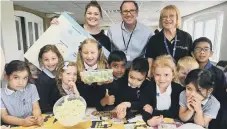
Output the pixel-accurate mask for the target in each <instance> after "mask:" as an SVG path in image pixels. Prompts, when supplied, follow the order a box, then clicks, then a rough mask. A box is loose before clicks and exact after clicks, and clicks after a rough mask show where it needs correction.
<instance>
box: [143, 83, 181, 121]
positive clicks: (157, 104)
mask: <svg viewBox="0 0 227 129" xmlns="http://www.w3.org/2000/svg"><path fill="white" fill-rule="evenodd" d="M183 90H184V88H183V87H182V86H181V85H179V84H177V83H175V82H171V84H170V85H169V86H168V88H167V90H166V92H165V93H162V94H161V93H160V91H159V88H158V86H157V85H156V83H155V81H154V80H151V84H150V85H149V86H147V87H145V88H144V89H143V90H142V91H141V95H140V102H141V110H142V111H141V112H142V113H141V114H142V117H143V120H144V121H145V122H147V120H149V119H151V118H152V117H153V116H159V115H163V116H164V117H169V118H177V117H178V112H179V95H180V93H181V91H183ZM146 104H149V105H150V106H152V107H153V113H152V114H150V113H148V112H146V111H144V110H143V107H144V106H145V105H146Z"/></svg>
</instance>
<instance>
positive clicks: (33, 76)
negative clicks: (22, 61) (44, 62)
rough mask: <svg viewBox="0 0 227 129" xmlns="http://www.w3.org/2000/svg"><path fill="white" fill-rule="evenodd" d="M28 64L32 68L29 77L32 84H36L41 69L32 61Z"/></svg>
mask: <svg viewBox="0 0 227 129" xmlns="http://www.w3.org/2000/svg"><path fill="white" fill-rule="evenodd" d="M27 64H28V66H29V68H30V72H31V77H30V79H29V82H30V83H32V84H35V81H36V80H37V79H38V76H39V74H40V70H39V69H38V68H37V67H35V65H33V64H32V63H30V62H29V63H27Z"/></svg>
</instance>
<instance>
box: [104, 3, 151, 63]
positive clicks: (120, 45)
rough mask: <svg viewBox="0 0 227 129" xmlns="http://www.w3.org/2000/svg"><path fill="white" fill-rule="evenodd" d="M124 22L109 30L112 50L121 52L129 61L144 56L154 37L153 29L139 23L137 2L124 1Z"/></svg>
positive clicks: (122, 15)
mask: <svg viewBox="0 0 227 129" xmlns="http://www.w3.org/2000/svg"><path fill="white" fill-rule="evenodd" d="M120 10H121V17H122V20H123V21H122V22H121V23H119V24H116V25H113V26H112V27H110V28H109V29H108V32H107V35H108V36H109V38H110V40H111V43H112V44H111V45H112V46H111V47H112V50H121V51H123V52H124V53H125V54H126V57H127V60H128V61H132V60H133V59H135V58H136V57H139V56H144V54H145V47H146V46H147V43H148V40H149V39H150V37H151V36H152V30H151V28H149V27H147V26H145V25H143V24H141V23H140V22H138V21H137V16H138V11H139V8H138V5H137V3H136V2H135V1H123V2H122V4H121V6H120Z"/></svg>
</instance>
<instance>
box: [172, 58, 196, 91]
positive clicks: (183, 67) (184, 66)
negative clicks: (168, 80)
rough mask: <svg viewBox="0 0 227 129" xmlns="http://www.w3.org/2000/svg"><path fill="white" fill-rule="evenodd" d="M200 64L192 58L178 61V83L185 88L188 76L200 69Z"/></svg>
mask: <svg viewBox="0 0 227 129" xmlns="http://www.w3.org/2000/svg"><path fill="white" fill-rule="evenodd" d="M198 68H199V64H198V63H197V61H196V60H195V59H194V58H193V57H191V56H185V57H182V58H180V59H179V60H178V62H177V78H176V83H179V84H181V85H182V86H183V87H184V80H185V78H186V76H187V74H188V73H189V72H190V71H191V70H193V69H198Z"/></svg>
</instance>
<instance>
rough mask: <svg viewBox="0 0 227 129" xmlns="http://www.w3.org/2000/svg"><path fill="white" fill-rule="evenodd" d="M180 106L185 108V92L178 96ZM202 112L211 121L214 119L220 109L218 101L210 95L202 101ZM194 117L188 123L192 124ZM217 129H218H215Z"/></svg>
mask: <svg viewBox="0 0 227 129" xmlns="http://www.w3.org/2000/svg"><path fill="white" fill-rule="evenodd" d="M179 104H180V106H182V107H184V108H187V97H186V91H182V92H181V94H180V102H179ZM201 104H202V111H203V114H204V116H206V117H209V118H211V119H216V117H217V114H218V111H219V109H220V103H219V101H218V100H217V99H216V98H215V97H214V96H213V95H210V96H209V97H208V98H206V99H205V100H203V101H202V103H201ZM194 116H195V114H194V115H193V116H192V118H191V119H190V120H189V121H188V122H194ZM216 129H219V128H216Z"/></svg>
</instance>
